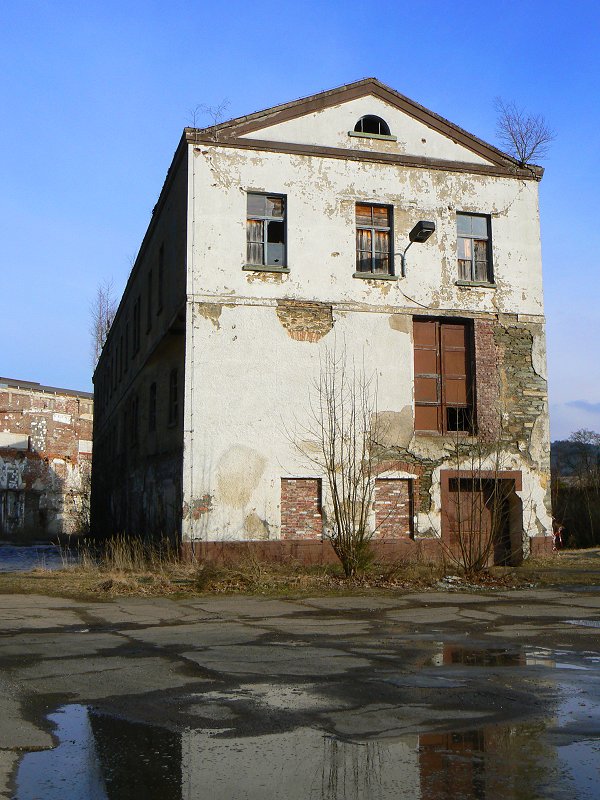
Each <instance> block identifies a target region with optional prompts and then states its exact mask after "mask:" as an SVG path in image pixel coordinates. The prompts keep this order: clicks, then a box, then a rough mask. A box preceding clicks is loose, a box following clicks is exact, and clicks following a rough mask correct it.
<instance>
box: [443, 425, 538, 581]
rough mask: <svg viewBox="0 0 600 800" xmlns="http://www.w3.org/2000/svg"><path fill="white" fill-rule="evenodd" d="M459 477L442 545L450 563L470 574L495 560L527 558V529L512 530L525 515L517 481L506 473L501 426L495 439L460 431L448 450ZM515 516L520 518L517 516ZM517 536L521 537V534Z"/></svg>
mask: <svg viewBox="0 0 600 800" xmlns="http://www.w3.org/2000/svg"><path fill="white" fill-rule="evenodd" d="M446 450H447V452H448V455H449V462H448V465H449V466H451V467H452V469H453V472H454V476H453V477H452V478H450V481H449V497H448V507H447V508H446V509H445V510H444V511H443V512H442V513H443V514H444V515H445V519H444V527H445V528H446V530H447V534H448V535H447V537H446V538H445V539H442V549H443V552H444V556H445V558H446V560H447V561H449V562H450V563H451V564H453V565H454V566H455V567H458V568H459V569H460V570H462V571H463V572H464V573H465V574H466V575H473V574H475V573H478V572H481V571H482V570H484V569H486V567H488V566H489V565H490V564H491V563H494V564H499V565H510V564H516V563H519V562H520V561H521V560H522V557H523V541H522V538H523V532H522V530H519V531H513V530H511V528H512V527H513V526H514V525H515V524H516V520H517V518H519V517H522V508H521V509H519V514H516V513H514V512H515V511H516V510H517V509H516V506H518V505H519V504H520V500H519V499H518V498H517V496H516V494H515V492H514V485H513V482H512V481H511V480H507V479H506V478H505V477H504V475H503V472H504V469H505V464H504V454H503V439H502V432H501V430H500V431H498V433H497V435H496V436H495V437H488V438H487V439H486V438H485V437H478V438H477V439H475V440H474V441H473V440H467V439H465V438H464V437H461V436H460V434H459V433H457V435H456V437H455V438H454V440H453V441H452V442H451V443H449V445H448V446H447V448H446ZM513 516H514V519H513ZM515 534H517V535H515Z"/></svg>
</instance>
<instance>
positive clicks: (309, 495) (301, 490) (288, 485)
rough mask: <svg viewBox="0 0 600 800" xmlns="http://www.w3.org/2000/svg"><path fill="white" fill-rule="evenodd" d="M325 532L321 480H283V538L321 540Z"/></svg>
mask: <svg viewBox="0 0 600 800" xmlns="http://www.w3.org/2000/svg"><path fill="white" fill-rule="evenodd" d="M322 531H323V517H322V514H321V481H320V479H319V478H282V479H281V538H282V539H320V538H321V535H322Z"/></svg>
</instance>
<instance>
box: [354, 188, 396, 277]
mask: <svg viewBox="0 0 600 800" xmlns="http://www.w3.org/2000/svg"><path fill="white" fill-rule="evenodd" d="M391 240H392V209H391V208H390V207H389V206H379V205H372V204H370V203H357V204H356V271H357V272H379V273H384V274H387V275H391V274H392V252H391V251H392V248H391Z"/></svg>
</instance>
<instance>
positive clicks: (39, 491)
mask: <svg viewBox="0 0 600 800" xmlns="http://www.w3.org/2000/svg"><path fill="white" fill-rule="evenodd" d="M93 410H94V399H93V395H92V394H90V393H89V392H77V391H72V390H70V389H57V388H55V387H53V386H42V385H41V384H39V383H33V382H31V381H17V380H12V379H11V378H0V535H2V536H11V537H14V538H20V537H24V536H26V535H32V536H36V537H39V538H44V537H52V536H56V535H57V534H62V533H65V534H70V533H81V532H84V531H85V530H86V529H87V527H88V525H89V493H90V471H91V458H92V425H93Z"/></svg>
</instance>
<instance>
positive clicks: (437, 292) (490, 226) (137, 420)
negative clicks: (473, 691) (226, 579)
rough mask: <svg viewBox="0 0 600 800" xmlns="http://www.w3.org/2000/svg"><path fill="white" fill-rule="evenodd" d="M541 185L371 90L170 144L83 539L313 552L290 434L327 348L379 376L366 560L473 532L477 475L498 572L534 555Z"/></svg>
mask: <svg viewBox="0 0 600 800" xmlns="http://www.w3.org/2000/svg"><path fill="white" fill-rule="evenodd" d="M542 172H543V171H542V169H541V168H539V167H536V166H527V167H525V168H521V167H520V166H519V165H518V164H517V163H516V162H515V161H514V160H513V159H511V158H510V157H509V156H507V155H505V154H504V153H502V152H500V151H499V150H497V149H496V148H494V147H492V146H491V145H488V144H486V143H485V142H483V141H481V140H479V139H477V138H476V137H474V136H472V135H471V134H469V133H467V132H466V131H464V130H462V129H461V128H458V127H457V126H456V125H454V124H452V123H451V122H448V121H447V120H445V119H443V118H441V117H439V116H438V115H436V114H434V113H433V112H431V111H428V110H427V109H426V108H423V107H422V106H420V105H418V104H417V103H415V102H413V101H412V100H409V99H408V98H406V97H404V96H403V95H401V94H399V93H397V92H396V91H394V90H392V89H390V88H389V87H387V86H385V85H383V84H381V83H380V82H379V81H377V80H375V79H365V80H361V81H358V82H357V83H353V84H350V85H347V86H342V87H340V88H338V89H334V90H332V91H326V92H321V93H319V94H317V95H314V96H312V97H308V98H305V99H302V100H298V101H295V102H291V103H286V104H284V105H280V106H276V107H274V108H270V109H267V110H266V111H261V112H258V113H255V114H250V115H248V116H245V117H240V118H238V119H234V120H231V121H229V122H225V123H222V124H218V125H215V126H213V127H211V128H207V129H202V130H199V129H190V128H187V129H185V131H184V133H183V136H182V139H181V141H180V143H179V146H178V148H177V150H176V152H175V156H174V159H173V162H172V164H171V167H170V169H169V172H168V175H167V178H166V181H165V184H164V186H163V189H162V192H161V195H160V198H159V200H158V203H157V205H156V207H155V208H154V211H153V215H152V220H151V222H150V225H149V228H148V231H147V233H146V235H145V238H144V240H143V242H142V246H141V248H140V251H139V255H138V257H137V260H136V263H135V265H134V267H133V270H132V272H131V275H130V278H129V281H128V283H127V287H126V289H125V293H124V295H123V298H122V300H121V303H120V306H119V309H118V312H117V315H116V318H115V322H114V324H113V326H112V330H111V332H110V335H109V337H108V340H107V342H106V345H105V347H104V351H103V353H102V355H101V358H100V361H99V364H98V367H97V370H96V373H95V378H94V384H95V398H96V417H95V423H94V425H95V434H94V442H95V448H94V484H93V492H92V495H93V497H92V505H93V521H94V527H95V529H96V530H97V531H99V532H106V533H109V532H116V531H125V530H126V531H131V532H137V533H147V532H163V533H167V534H172V533H176V534H177V535H179V536H180V537H181V540H182V542H183V544H184V545H185V546H192V545H194V546H195V545H196V544H199V543H202V544H203V550H204V552H207V551H210V550H211V549H212V550H215V548H216V545H213V544H211V543H215V542H221V543H229V544H230V543H234V542H239V541H260V542H262V543H263V544H262V549H263V550H264V551H265V552H267V551H274V552H280V553H283V552H293V553H294V554H296V555H299V556H301V557H305V558H321V557H325V553H326V551H327V548H328V545H327V543H325V544H323V526H324V525H325V526H326V525H327V524H328V522H327V520H328V519H331V514H330V513H329V515H328V498H327V486H326V481H325V480H324V475H323V473H322V472H319V470H318V469H315V466H314V465H309V464H306V463H303V462H302V459H300V458H299V456H298V453H297V451H296V449H295V448H294V446H293V442H290V439H289V436H288V435H287V432H288V431H289V430H290V428H291V427H293V425H294V424H295V423H298V422H299V423H300V425H301V424H302V422H303V420H305V419H306V415H307V408H308V404H309V393H310V385H311V383H312V382H313V381H314V379H315V377H318V374H319V370H320V356H321V355H322V354H323V352H324V351H325V350H327V349H330V350H331V348H334V347H336V346H339V343H340V342H343V345H344V348H345V349H346V352H347V355H348V357H350V358H355V359H357V360H359V361H365V362H366V364H367V368H370V369H373V370H374V371H375V372H376V373H377V378H378V419H379V420H381V421H382V422H385V428H384V429H385V431H386V434H385V441H382V442H381V453H380V456H379V463H378V467H377V472H378V475H377V480H376V484H375V496H374V504H373V509H372V512H371V513H372V515H373V516H374V518H375V523H376V524H377V525H378V531H379V532H378V537H379V539H380V541H381V542H382V544H381V548H382V550H383V549H385V547H387V549H388V550H390V551H391V552H398V551H402V552H413V551H415V550H416V545H417V543H418V542H421V543H422V548H423V547H427V548H429V549H431V550H434V549H436V547H437V546H438V545H439V542H440V539H441V540H443V541H446V542H450V541H454V540H455V539H456V536H457V531H458V528H459V527H460V526H459V518H460V516H461V514H462V517H463V519H464V517H465V516H467V515H471V518H472V519H471V522H473V519H474V517H475V516H477V514H479V515H480V523H478V525H479V528H480V529H481V530H482V531H483V534H482V535H486V534H485V531H486V530H488V529H489V525H490V520H489V518H488V516H489V513H490V512H489V507H488V506H489V504H488V502H487V493H488V492H489V487H490V486H491V485H492V484H496V482H498V481H499V482H500V484H501V485H502V486H503V487H504V488H503V493H502V494H503V500H502V502H503V509H504V512H505V513H504V520H505V521H504V522H503V534H502V537H503V545H502V547H503V548H504V552H503V553H502V552H500V553H498V552H497V553H496V555H495V558H496V560H498V561H503V562H505V561H506V560H509V557H508V555H507V554H508V553H509V551H510V554H511V555H510V559H513V558H517V557H520V555H521V554H522V553H523V552H524V553H525V554H527V553H528V552H529V551H530V550H531V548H534V549H536V548H544V547H546V545H547V543H548V541H549V539H548V532H549V531H550V505H549V460H548V459H549V456H548V453H549V440H548V410H547V395H546V356H545V334H544V310H543V297H542V268H541V251H540V235H539V214H538V183H539V181H540V179H541V177H542ZM432 223H433V224H432ZM433 229H435V231H434V232H433V233H432V230H433ZM413 241H414V246H412V247H411V248H410V249H408V250H407V247H408V246H409V244H412V243H413ZM336 343H337V345H336ZM494 442H496V443H497V446H496V447H495V448H493V447H490V446H489V445H490V443H491V444H493V443H494ZM483 443H485V444H486V448H487V449H486V450H485V455H481V453H483V450H482V449H481V448H480V446H481V445H482V444H483ZM477 448H480V449H479V450H477ZM474 450H476V451H477V452H479V453H480V457H479V461H478V463H477V464H476V465H475V463H474V457H473V452H474ZM467 451H468V455H467ZM492 451H494V454H495V455H494V457H492V456H491V453H492ZM467 501H468V502H467ZM486 515H488V516H486ZM207 543H208V544H207ZM384 543H385V546H384ZM229 544H227V546H229ZM388 545H389V547H388ZM224 546H225V545H220V546H219V549H222V548H223V547H224ZM515 554H517V555H515Z"/></svg>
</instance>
